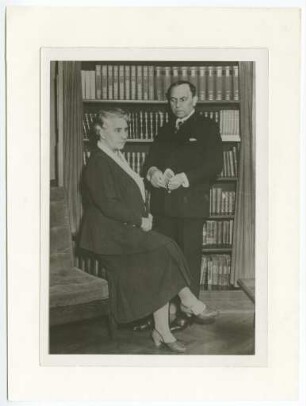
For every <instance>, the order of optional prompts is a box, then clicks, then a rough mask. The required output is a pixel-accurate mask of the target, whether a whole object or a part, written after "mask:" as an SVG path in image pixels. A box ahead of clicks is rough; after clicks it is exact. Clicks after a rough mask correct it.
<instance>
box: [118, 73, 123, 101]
mask: <svg viewBox="0 0 306 406" xmlns="http://www.w3.org/2000/svg"><path fill="white" fill-rule="evenodd" d="M119 99H120V100H124V65H119Z"/></svg>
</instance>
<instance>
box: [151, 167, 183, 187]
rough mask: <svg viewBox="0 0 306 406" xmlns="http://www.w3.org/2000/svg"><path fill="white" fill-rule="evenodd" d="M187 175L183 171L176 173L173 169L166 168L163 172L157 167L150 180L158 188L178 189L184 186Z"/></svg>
mask: <svg viewBox="0 0 306 406" xmlns="http://www.w3.org/2000/svg"><path fill="white" fill-rule="evenodd" d="M185 179H186V177H185V176H184V174H183V173H178V174H175V173H174V172H173V170H172V169H169V168H168V169H166V170H165V172H164V173H163V172H162V171H161V170H159V169H157V168H156V169H155V171H154V173H153V174H152V175H151V179H150V182H151V184H152V186H154V187H156V188H161V187H162V188H165V189H167V190H168V192H171V191H172V190H175V189H178V188H179V187H180V186H183V184H184V182H185Z"/></svg>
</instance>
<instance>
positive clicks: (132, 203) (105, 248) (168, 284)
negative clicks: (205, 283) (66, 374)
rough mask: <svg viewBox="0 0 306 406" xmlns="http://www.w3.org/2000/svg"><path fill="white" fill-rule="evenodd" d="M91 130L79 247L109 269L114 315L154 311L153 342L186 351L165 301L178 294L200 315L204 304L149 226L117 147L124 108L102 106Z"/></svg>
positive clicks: (123, 130)
mask: <svg viewBox="0 0 306 406" xmlns="http://www.w3.org/2000/svg"><path fill="white" fill-rule="evenodd" d="M93 134H94V136H95V137H96V147H95V149H94V150H93V152H92V154H91V157H90V159H89V161H88V164H87V167H86V169H85V172H84V194H85V196H86V200H87V205H86V206H87V207H86V209H85V213H84V218H83V223H82V228H81V234H80V246H81V248H83V249H86V250H89V251H92V252H94V253H95V254H98V255H99V256H100V258H101V260H102V262H103V263H104V265H105V267H106V269H107V271H108V276H109V287H110V298H111V308H112V312H113V315H114V317H115V318H116V320H117V321H118V322H119V323H128V322H131V321H134V320H137V319H141V318H143V317H145V316H148V315H150V314H152V313H153V318H154V324H155V328H154V329H153V331H152V339H153V341H154V343H155V345H156V346H160V345H162V344H163V345H165V346H167V347H168V349H170V350H171V351H173V352H177V353H182V352H185V350H186V348H185V346H184V344H183V343H181V342H178V341H177V340H176V339H175V337H174V336H173V334H172V333H171V331H170V329H169V320H168V317H169V315H168V307H169V301H170V300H171V299H172V298H173V297H174V296H176V295H178V296H179V297H180V299H181V303H182V304H181V306H182V309H183V311H185V312H186V313H187V314H189V315H197V317H198V318H201V315H203V318H205V305H204V303H202V302H201V301H199V300H198V299H197V298H196V297H195V296H194V295H193V293H192V292H191V290H190V289H189V287H188V286H189V284H190V280H189V276H188V268H187V264H186V261H185V258H184V256H183V254H182V252H181V251H180V249H179V247H178V246H177V245H176V243H175V242H174V241H173V240H171V239H170V238H168V237H166V236H164V235H162V234H159V233H157V232H155V231H152V230H151V228H152V216H151V215H150V214H148V213H146V208H145V190H144V185H143V181H142V179H141V178H140V177H139V176H138V175H137V174H136V173H135V172H134V171H133V170H132V169H131V168H130V166H129V165H128V163H127V161H126V160H125V158H124V156H123V154H122V153H121V152H120V150H121V149H122V148H123V147H124V145H125V142H126V140H127V137H128V123H127V116H126V114H125V113H124V111H122V110H120V109H113V110H107V111H106V110H104V111H101V112H100V113H99V114H98V115H97V119H96V122H95V124H94V131H93Z"/></svg>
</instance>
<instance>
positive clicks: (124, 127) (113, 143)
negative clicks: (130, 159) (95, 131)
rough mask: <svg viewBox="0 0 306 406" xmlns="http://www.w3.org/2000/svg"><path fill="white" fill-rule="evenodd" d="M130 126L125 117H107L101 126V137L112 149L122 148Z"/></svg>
mask: <svg viewBox="0 0 306 406" xmlns="http://www.w3.org/2000/svg"><path fill="white" fill-rule="evenodd" d="M128 131H129V127H128V124H127V122H126V120H125V119H124V118H121V117H116V116H114V117H111V118H107V119H106V120H105V122H104V126H103V128H101V135H100V139H101V140H102V142H103V143H104V144H105V145H106V146H107V147H108V148H109V149H111V150H112V151H118V150H121V149H122V148H123V147H124V145H125V143H126V140H127V138H128Z"/></svg>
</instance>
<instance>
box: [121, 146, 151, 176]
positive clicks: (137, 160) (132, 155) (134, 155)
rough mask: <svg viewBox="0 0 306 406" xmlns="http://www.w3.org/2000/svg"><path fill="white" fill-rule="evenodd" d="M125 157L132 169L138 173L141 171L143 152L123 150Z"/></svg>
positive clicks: (144, 155) (143, 159)
mask: <svg viewBox="0 0 306 406" xmlns="http://www.w3.org/2000/svg"><path fill="white" fill-rule="evenodd" d="M123 155H124V157H125V159H126V160H127V161H128V163H129V165H130V167H131V168H132V169H133V171H135V172H137V173H138V174H140V173H141V169H142V166H143V164H144V161H145V159H146V153H145V152H139V151H137V152H136V151H131V152H123Z"/></svg>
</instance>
